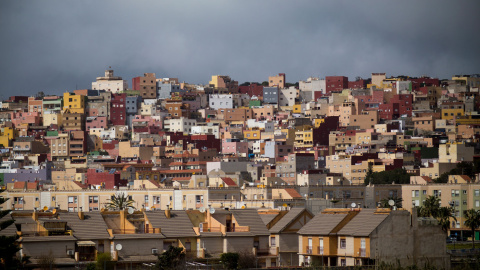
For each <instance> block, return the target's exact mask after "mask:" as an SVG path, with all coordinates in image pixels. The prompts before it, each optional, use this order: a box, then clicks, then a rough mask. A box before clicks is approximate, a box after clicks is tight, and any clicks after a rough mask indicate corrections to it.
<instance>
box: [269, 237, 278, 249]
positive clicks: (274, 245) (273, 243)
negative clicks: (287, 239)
mask: <svg viewBox="0 0 480 270" xmlns="http://www.w3.org/2000/svg"><path fill="white" fill-rule="evenodd" d="M270 246H271V247H276V246H277V243H276V241H275V236H272V237H270Z"/></svg>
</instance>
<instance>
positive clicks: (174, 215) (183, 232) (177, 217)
mask: <svg viewBox="0 0 480 270" xmlns="http://www.w3.org/2000/svg"><path fill="white" fill-rule="evenodd" d="M145 214H146V215H147V218H148V220H149V221H150V223H151V224H152V226H153V227H154V228H160V230H161V231H162V234H163V235H165V237H167V238H177V237H195V236H196V233H195V231H193V224H192V222H191V221H190V218H189V217H188V215H187V213H186V212H185V211H170V218H167V217H166V216H165V212H164V211H147V212H145Z"/></svg>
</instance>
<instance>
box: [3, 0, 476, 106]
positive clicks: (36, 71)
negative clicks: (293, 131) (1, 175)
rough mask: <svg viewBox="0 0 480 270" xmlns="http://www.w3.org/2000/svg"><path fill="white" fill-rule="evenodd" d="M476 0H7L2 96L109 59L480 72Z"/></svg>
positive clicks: (80, 77) (70, 78)
mask: <svg viewBox="0 0 480 270" xmlns="http://www.w3.org/2000/svg"><path fill="white" fill-rule="evenodd" d="M479 11H480V3H479V1H477V0H471V1H461V0H460V1H459V0H456V1H451V0H448V1H442V0H432V1H427V0H421V1H418V0H414V1H405V0H403V1H384V0H382V1H366V0H361V1H360V0H352V1H341V0H335V1H334V0H331V1H318V0H316V1H282V0H272V1H270V0H251V1H250V0H242V1H227V0H219V1H206V0H192V1H184V0H182V1H142V0H135V1H131V0H130V1H119V0H115V1H106V0H102V1H87V0H82V1H67V0H59V1H48V0H42V1H37V0H32V1H28V0H22V1H14V0H12V1H0V50H1V54H0V55H1V58H0V97H2V98H4V99H5V98H6V97H8V96H10V95H32V94H35V93H37V92H38V91H44V92H45V93H46V94H60V93H63V92H65V91H71V90H74V89H76V88H78V89H85V88H91V82H92V81H94V80H95V78H96V77H97V76H103V74H104V71H105V69H107V68H108V67H109V66H112V68H113V69H114V70H115V75H117V76H122V77H123V78H124V79H126V80H127V81H128V84H129V87H131V78H132V77H136V76H141V75H143V73H145V72H154V73H156V75H157V78H158V77H178V78H179V79H180V81H186V82H189V83H200V84H205V83H208V81H209V79H210V78H211V75H217V74H220V75H229V76H230V77H231V78H233V79H235V80H238V81H239V82H240V83H242V82H245V81H258V82H261V81H264V80H267V79H268V76H272V75H276V74H278V73H286V76H287V81H288V82H296V81H299V80H305V79H306V78H308V77H310V76H315V77H320V78H323V77H325V76H332V75H344V76H348V77H349V78H350V80H353V79H354V78H355V77H356V76H360V77H363V78H368V77H370V74H371V73H372V72H386V73H387V76H396V75H410V76H421V75H428V76H432V77H438V78H440V79H444V78H450V77H451V76H452V75H454V74H473V73H480V35H479V34H478V33H479V29H480V28H479V26H480V15H479Z"/></svg>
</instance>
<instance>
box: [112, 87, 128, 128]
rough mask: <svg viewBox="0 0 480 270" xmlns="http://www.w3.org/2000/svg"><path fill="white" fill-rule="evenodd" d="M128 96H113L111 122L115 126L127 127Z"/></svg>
mask: <svg viewBox="0 0 480 270" xmlns="http://www.w3.org/2000/svg"><path fill="white" fill-rule="evenodd" d="M126 99H127V95H126V94H112V101H111V103H110V106H111V107H110V122H111V123H112V125H114V126H121V125H125V123H126V119H127V111H126V108H125V102H126Z"/></svg>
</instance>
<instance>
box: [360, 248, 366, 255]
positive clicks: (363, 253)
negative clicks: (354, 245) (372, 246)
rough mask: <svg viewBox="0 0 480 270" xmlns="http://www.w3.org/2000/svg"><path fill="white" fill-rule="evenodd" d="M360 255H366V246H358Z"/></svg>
mask: <svg viewBox="0 0 480 270" xmlns="http://www.w3.org/2000/svg"><path fill="white" fill-rule="evenodd" d="M359 254H360V257H367V249H366V248H360V252H359Z"/></svg>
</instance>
